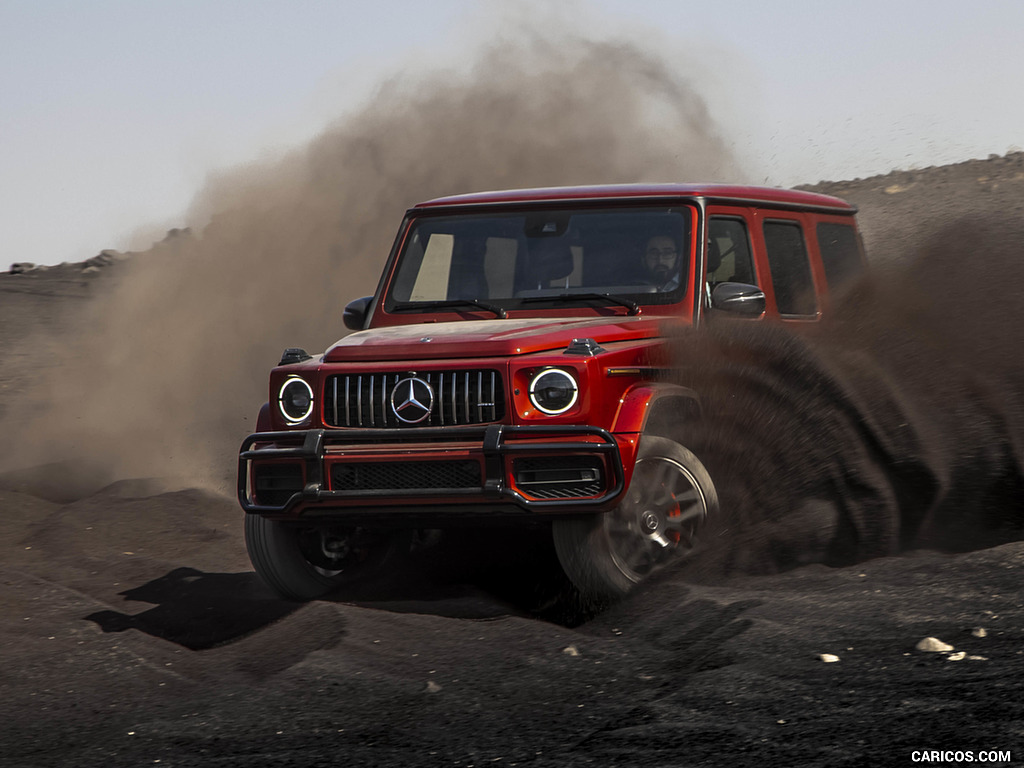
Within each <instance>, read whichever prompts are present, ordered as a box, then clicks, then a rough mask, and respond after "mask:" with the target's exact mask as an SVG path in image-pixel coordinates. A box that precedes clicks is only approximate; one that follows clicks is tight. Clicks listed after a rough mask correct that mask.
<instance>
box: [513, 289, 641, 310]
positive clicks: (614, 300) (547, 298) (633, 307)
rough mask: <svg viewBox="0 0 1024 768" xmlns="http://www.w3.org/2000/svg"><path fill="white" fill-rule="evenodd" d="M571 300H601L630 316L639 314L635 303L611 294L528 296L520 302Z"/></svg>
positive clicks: (637, 305)
mask: <svg viewBox="0 0 1024 768" xmlns="http://www.w3.org/2000/svg"><path fill="white" fill-rule="evenodd" d="M572 299H603V300H604V301H607V302H610V303H612V304H618V305H619V306H620V307H626V308H627V309H628V310H629V314H631V315H639V314H640V305H639V304H637V303H636V302H635V301H630V300H629V299H624V298H622V297H621V296H615V295H613V294H611V293H559V294H556V295H554V296H529V297H527V298H525V299H521V301H522V302H523V303H524V304H526V303H528V302H530V303H532V302H535V301H570V300H572Z"/></svg>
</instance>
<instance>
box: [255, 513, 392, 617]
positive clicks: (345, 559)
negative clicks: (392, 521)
mask: <svg viewBox="0 0 1024 768" xmlns="http://www.w3.org/2000/svg"><path fill="white" fill-rule="evenodd" d="M402 541H403V538H402V536H401V535H399V534H396V533H395V532H393V531H374V530H367V529H364V528H358V527H333V526H311V525H305V526H304V525H297V524H295V523H283V522H278V521H276V520H268V519H266V518H264V517H260V516H259V515H252V514H250V515H246V517H245V546H246V549H247V550H248V552H249V560H250V561H251V562H252V565H253V568H255V569H256V573H257V574H259V576H260V578H262V579H263V581H265V582H266V583H267V584H268V585H269V586H270V587H271V588H272V589H273V590H274V591H275V592H277V593H278V594H279V595H280V596H281V597H283V598H285V599H287V600H299V601H304V600H313V599H315V598H317V597H320V596H322V595H325V594H327V593H328V592H332V591H334V590H336V589H338V588H340V587H343V586H352V585H356V584H359V583H365V582H366V581H368V580H370V579H371V578H373V577H374V576H377V575H380V574H381V573H382V572H383V570H384V568H385V566H386V564H387V563H389V562H390V561H391V560H392V558H393V557H394V556H395V555H396V554H397V553H398V552H399V550H400V548H401V542H402Z"/></svg>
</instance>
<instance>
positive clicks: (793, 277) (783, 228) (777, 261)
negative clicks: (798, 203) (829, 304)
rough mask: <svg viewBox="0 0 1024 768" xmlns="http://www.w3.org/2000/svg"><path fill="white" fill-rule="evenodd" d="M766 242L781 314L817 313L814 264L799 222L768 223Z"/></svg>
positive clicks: (773, 286) (769, 265) (776, 301)
mask: <svg viewBox="0 0 1024 768" xmlns="http://www.w3.org/2000/svg"><path fill="white" fill-rule="evenodd" d="M764 242H765V249H766V250H767V252H768V267H769V269H770V270H771V274H772V288H774V290H775V303H776V305H777V306H778V308H779V314H781V315H814V314H815V313H817V311H818V303H817V299H816V298H815V296H814V280H813V278H812V277H811V264H810V261H808V258H807V246H806V245H805V243H804V233H803V230H802V229H801V228H800V225H799V224H798V223H797V222H795V221H766V222H765V223H764Z"/></svg>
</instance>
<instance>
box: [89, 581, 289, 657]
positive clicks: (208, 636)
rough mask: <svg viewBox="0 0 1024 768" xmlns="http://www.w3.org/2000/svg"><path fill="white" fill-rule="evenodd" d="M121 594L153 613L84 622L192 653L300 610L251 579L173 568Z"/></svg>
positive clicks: (110, 614)
mask: <svg viewBox="0 0 1024 768" xmlns="http://www.w3.org/2000/svg"><path fill="white" fill-rule="evenodd" d="M120 594H121V595H122V596H124V598H125V600H130V601H137V602H143V603H151V604H152V605H153V607H152V608H150V609H148V610H145V611H143V612H141V613H136V614H128V613H121V612H119V611H110V610H106V611H97V612H95V613H92V614H89V615H88V616H86V617H85V618H86V619H87V620H88V621H92V622H94V623H95V624H97V625H98V626H99V627H100V629H102V630H103V631H104V632H123V631H125V630H126V629H137V630H139V631H140V632H145V633H146V634H148V635H152V636H153V637H158V638H160V639H162V640H168V641H170V642H172V643H177V644H178V645H181V646H184V647H185V648H188V649H190V650H193V651H201V650H205V649H207V648H214V647H216V646H219V645H224V644H227V643H230V642H232V641H235V640H238V639H240V638H242V637H244V636H246V635H249V634H250V633H252V632H255V631H257V630H259V629H262V628H263V627H266V626H267V625H269V624H272V623H274V622H276V621H279V620H280V619H283V618H284V617H285V616H288V615H289V614H291V613H293V612H295V611H296V610H298V609H299V608H300V607H301V605H300V604H299V603H291V602H287V601H284V600H281V599H280V598H278V597H276V596H275V595H274V594H273V592H271V591H270V589H269V588H267V587H266V585H264V584H263V582H262V581H260V579H259V577H258V576H257V575H256V574H255V573H204V572H203V571H199V570H196V569H195V568H175V569H174V570H173V571H170V572H169V573H167V574H166V575H164V576H161V577H160V578H158V579H153V580H152V581H149V582H146V583H145V584H142V585H141V586H138V587H133V588H131V589H127V590H125V591H124V592H121V593H120Z"/></svg>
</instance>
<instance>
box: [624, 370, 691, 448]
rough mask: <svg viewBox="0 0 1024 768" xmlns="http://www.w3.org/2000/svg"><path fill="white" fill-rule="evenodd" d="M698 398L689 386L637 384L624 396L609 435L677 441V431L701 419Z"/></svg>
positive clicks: (667, 383)
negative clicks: (631, 434) (629, 434)
mask: <svg viewBox="0 0 1024 768" xmlns="http://www.w3.org/2000/svg"><path fill="white" fill-rule="evenodd" d="M700 416H701V404H700V396H699V395H698V394H697V393H696V392H695V391H694V390H692V389H690V388H689V387H684V386H682V385H680V384H672V383H669V382H640V383H637V384H634V385H633V386H631V387H630V388H629V389H627V390H626V391H625V393H623V395H622V398H621V399H620V400H619V409H618V411H617V412H616V414H615V421H614V423H613V425H612V430H611V431H612V432H613V433H615V434H621V433H624V432H634V433H643V432H650V434H655V435H662V436H664V437H673V436H674V437H675V438H676V439H677V438H678V429H679V428H680V427H682V426H683V425H684V424H688V423H691V422H692V421H694V420H696V419H698V418H700Z"/></svg>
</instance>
